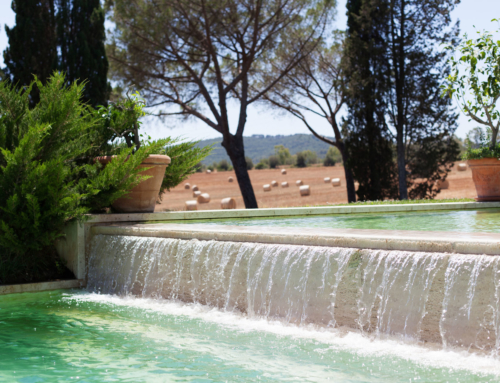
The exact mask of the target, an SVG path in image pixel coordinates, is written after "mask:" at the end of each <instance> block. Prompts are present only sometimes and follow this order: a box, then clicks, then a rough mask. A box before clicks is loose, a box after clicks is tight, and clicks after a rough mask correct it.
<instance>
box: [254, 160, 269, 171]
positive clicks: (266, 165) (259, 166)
mask: <svg viewBox="0 0 500 383" xmlns="http://www.w3.org/2000/svg"><path fill="white" fill-rule="evenodd" d="M268 168H269V160H268V159H267V158H262V159H261V160H260V161H259V163H258V164H257V165H255V169H257V170H261V169H268Z"/></svg>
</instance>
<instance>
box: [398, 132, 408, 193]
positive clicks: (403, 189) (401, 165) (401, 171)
mask: <svg viewBox="0 0 500 383" xmlns="http://www.w3.org/2000/svg"><path fill="white" fill-rule="evenodd" d="M402 136H403V134H402V133H401V134H398V136H397V150H398V179H399V199H408V187H407V186H406V159H405V145H404V143H403V137H402Z"/></svg>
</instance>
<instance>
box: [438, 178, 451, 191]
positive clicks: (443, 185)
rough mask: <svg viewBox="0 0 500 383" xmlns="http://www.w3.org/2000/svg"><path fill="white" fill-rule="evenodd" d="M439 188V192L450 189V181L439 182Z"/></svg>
mask: <svg viewBox="0 0 500 383" xmlns="http://www.w3.org/2000/svg"><path fill="white" fill-rule="evenodd" d="M437 187H438V189H439V190H445V189H448V188H449V187H450V182H449V181H448V180H444V181H441V180H439V181H438V183H437Z"/></svg>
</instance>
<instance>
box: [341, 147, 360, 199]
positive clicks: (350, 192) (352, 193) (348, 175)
mask: <svg viewBox="0 0 500 383" xmlns="http://www.w3.org/2000/svg"><path fill="white" fill-rule="evenodd" d="M337 149H338V150H339V151H340V154H341V155H342V162H343V163H344V174H345V184H346V185H345V186H346V188H347V202H349V203H351V202H356V188H355V186H354V177H353V176H352V172H351V169H350V168H349V164H348V162H347V153H346V150H345V145H344V143H343V142H341V143H339V144H338V146H337Z"/></svg>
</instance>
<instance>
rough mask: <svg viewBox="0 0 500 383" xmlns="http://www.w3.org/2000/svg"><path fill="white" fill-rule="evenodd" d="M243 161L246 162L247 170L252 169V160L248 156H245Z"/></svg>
mask: <svg viewBox="0 0 500 383" xmlns="http://www.w3.org/2000/svg"><path fill="white" fill-rule="evenodd" d="M245 161H246V163H247V170H252V169H253V161H252V159H251V158H250V157H245Z"/></svg>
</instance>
